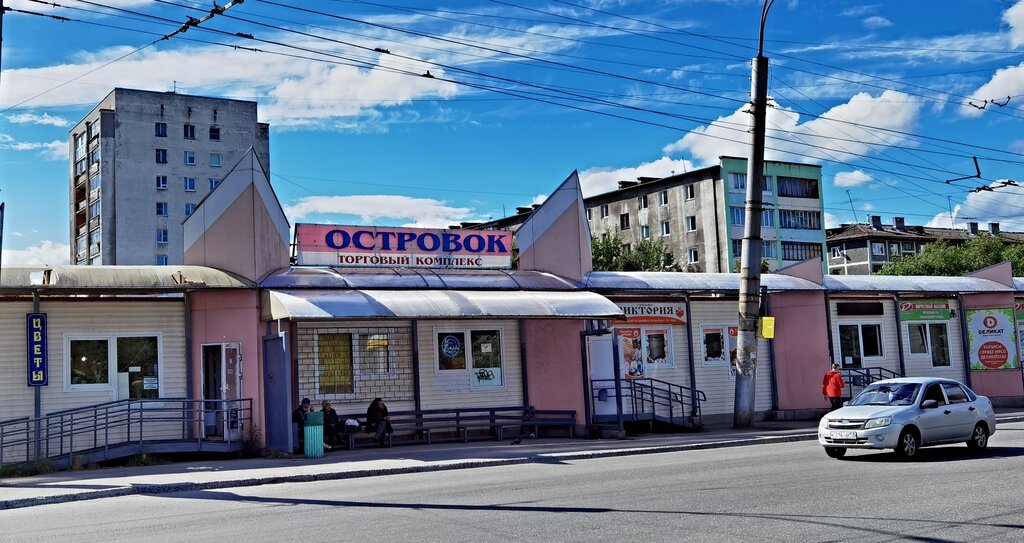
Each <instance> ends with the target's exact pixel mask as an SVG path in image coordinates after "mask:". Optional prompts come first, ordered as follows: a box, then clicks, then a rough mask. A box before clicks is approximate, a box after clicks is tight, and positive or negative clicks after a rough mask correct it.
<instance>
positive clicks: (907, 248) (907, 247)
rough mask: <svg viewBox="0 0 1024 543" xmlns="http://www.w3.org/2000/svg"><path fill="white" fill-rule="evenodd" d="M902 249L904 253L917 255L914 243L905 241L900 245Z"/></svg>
mask: <svg viewBox="0 0 1024 543" xmlns="http://www.w3.org/2000/svg"><path fill="white" fill-rule="evenodd" d="M900 248H901V249H902V250H903V252H904V253H916V252H917V249H916V248H915V247H914V242H913V241H904V242H902V243H900Z"/></svg>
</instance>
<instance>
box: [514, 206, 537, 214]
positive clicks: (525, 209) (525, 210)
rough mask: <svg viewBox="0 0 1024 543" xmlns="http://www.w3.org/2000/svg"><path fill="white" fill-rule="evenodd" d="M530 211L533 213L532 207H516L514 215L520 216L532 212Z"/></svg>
mask: <svg viewBox="0 0 1024 543" xmlns="http://www.w3.org/2000/svg"><path fill="white" fill-rule="evenodd" d="M532 211H533V207H531V206H527V207H517V208H516V215H522V214H524V213H530V212H532Z"/></svg>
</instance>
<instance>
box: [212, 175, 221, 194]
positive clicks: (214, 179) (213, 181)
mask: <svg viewBox="0 0 1024 543" xmlns="http://www.w3.org/2000/svg"><path fill="white" fill-rule="evenodd" d="M217 185H220V179H217V178H216V177H211V178H210V190H211V191H212V190H213V189H215V188H217Z"/></svg>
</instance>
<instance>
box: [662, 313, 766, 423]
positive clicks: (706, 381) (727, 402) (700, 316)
mask: <svg viewBox="0 0 1024 543" xmlns="http://www.w3.org/2000/svg"><path fill="white" fill-rule="evenodd" d="M690 307H691V309H692V311H693V314H692V315H691V316H690V317H691V323H692V324H691V327H692V330H693V350H694V370H695V372H696V374H697V389H698V390H701V391H703V392H704V394H705V395H707V398H708V400H707V402H705V403H704V405H703V406H702V411H701V413H702V414H703V415H721V414H731V413H732V412H733V410H734V403H733V400H734V398H735V396H736V380H735V379H734V378H731V377H730V376H729V366H728V365H724V366H708V367H705V366H704V365H703V363H702V361H703V359H704V353H703V351H704V342H703V337H701V325H705V326H707V325H726V326H737V321H738V311H737V305H736V301H722V302H714V301H704V300H694V301H692V302H691V304H690ZM683 341H684V343H683V350H682V351H683V352H684V353H685V352H686V351H685V346H686V345H685V338H683ZM687 379H688V378H687ZM771 405H772V398H771V366H770V363H769V356H768V341H767V340H764V339H758V341H757V374H756V380H755V383H754V410H755V411H768V410H769V409H771Z"/></svg>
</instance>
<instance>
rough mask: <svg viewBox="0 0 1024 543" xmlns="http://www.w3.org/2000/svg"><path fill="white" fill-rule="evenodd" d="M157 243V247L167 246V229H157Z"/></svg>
mask: <svg viewBox="0 0 1024 543" xmlns="http://www.w3.org/2000/svg"><path fill="white" fill-rule="evenodd" d="M156 243H157V245H167V229H166V228H157V229H156Z"/></svg>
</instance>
